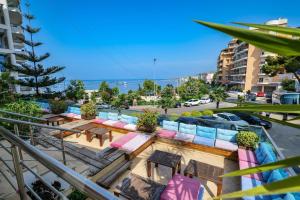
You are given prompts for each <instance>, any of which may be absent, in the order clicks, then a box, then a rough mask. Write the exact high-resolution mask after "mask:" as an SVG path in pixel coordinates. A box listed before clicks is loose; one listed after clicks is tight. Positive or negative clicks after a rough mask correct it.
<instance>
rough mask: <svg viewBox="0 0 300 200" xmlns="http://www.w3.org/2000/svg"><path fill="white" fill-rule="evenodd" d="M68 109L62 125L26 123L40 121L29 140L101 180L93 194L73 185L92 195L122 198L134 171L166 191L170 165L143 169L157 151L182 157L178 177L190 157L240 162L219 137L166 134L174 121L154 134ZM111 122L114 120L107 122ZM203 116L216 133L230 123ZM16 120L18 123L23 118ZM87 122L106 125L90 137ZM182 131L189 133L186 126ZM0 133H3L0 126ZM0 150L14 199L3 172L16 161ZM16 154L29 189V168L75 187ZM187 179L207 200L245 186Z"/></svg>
mask: <svg viewBox="0 0 300 200" xmlns="http://www.w3.org/2000/svg"><path fill="white" fill-rule="evenodd" d="M68 112H69V113H65V114H62V115H60V117H64V124H61V125H59V126H46V125H41V124H30V123H29V124H28V125H30V126H39V127H40V128H41V129H39V130H38V135H37V134H33V135H32V136H30V137H29V138H30V141H31V142H32V143H34V144H35V146H34V148H37V149H40V150H42V151H43V152H45V153H46V154H47V155H49V156H51V157H52V158H55V159H56V160H58V161H59V162H63V163H65V164H66V167H68V168H70V169H72V170H74V171H75V172H72V173H76V174H81V175H82V176H83V177H86V178H87V179H86V180H88V179H89V180H91V181H92V182H94V183H97V184H98V185H100V186H101V187H99V186H98V187H95V188H94V189H96V191H97V192H98V196H97V195H96V194H95V193H93V192H90V190H89V189H86V188H89V187H92V186H93V187H94V185H92V186H91V185H89V184H91V183H88V184H87V185H86V188H85V187H84V188H83V189H82V188H78V189H79V190H80V191H82V192H83V193H85V194H87V195H88V196H89V197H91V198H92V199H111V198H112V194H113V193H117V194H118V193H121V197H124V194H123V196H122V191H120V187H118V186H119V185H120V184H121V183H125V182H124V180H125V179H126V178H128V177H131V178H132V177H135V175H137V177H141V178H142V180H143V181H146V182H147V183H149V182H151V183H155V184H158V185H159V186H162V187H163V190H167V189H165V186H166V185H168V184H169V183H170V180H172V179H173V178H174V177H176V176H177V175H175V176H172V170H171V169H170V167H167V166H163V165H161V163H160V164H159V165H158V166H157V167H154V165H153V164H152V167H151V168H150V169H151V170H150V172H151V176H150V177H149V176H148V174H147V173H149V172H148V171H147V169H148V162H147V161H148V159H149V157H150V156H151V155H153V153H154V152H155V151H156V150H160V151H162V152H168V153H172V154H175V155H178V156H181V160H180V164H181V170H180V174H181V175H182V176H183V175H184V174H185V172H186V170H185V169H186V168H187V166H188V164H189V162H190V161H191V160H195V161H198V162H199V163H201V164H203V165H205V166H206V164H208V165H209V166H210V167H212V168H210V169H213V170H217V169H220V170H221V172H223V173H228V172H230V171H234V170H237V169H239V167H241V164H240V155H237V151H236V150H237V149H235V147H234V148H233V147H232V146H233V145H229V144H226V143H223V144H222V145H221V146H217V142H216V140H218V139H216V140H215V141H214V144H213V145H208V144H205V145H204V144H201V142H200V143H199V142H197V143H196V142H195V139H193V140H191V139H190V136H186V135H185V136H184V137H182V136H181V137H180V138H179V137H178V136H177V135H178V134H177V135H175V136H174V135H173V136H170V135H172V134H170V133H171V132H172V130H173V128H172V126H173V125H174V123H172V122H164V124H163V127H160V128H159V129H158V130H157V131H156V132H155V133H152V134H146V133H143V132H140V131H137V130H134V126H133V125H134V124H135V123H136V122H134V121H135V120H134V117H131V116H127V115H120V116H119V115H117V114H116V113H107V112H100V113H99V115H98V119H97V120H83V119H79V118H80V117H79V116H78V109H75V108H73V109H72V108H71V109H68ZM72 112H74V113H72ZM116 116H117V118H116ZM126 116H127V117H126ZM49 117H50V118H53V117H54V116H51V115H50V116H49V115H48V119H46V120H44V121H42V122H43V123H46V121H47V120H49ZM103 118H105V119H103ZM121 119H124V120H123V121H121V122H123V124H121V123H118V122H116V121H119V120H121ZM0 120H2V121H6V122H10V123H13V122H15V121H12V120H7V119H4V118H3V119H2V118H1V119H0ZM126 120H127V122H128V124H125V122H124V121H126ZM111 121H115V122H114V123H112V122H111ZM204 121H205V123H206V124H207V126H210V127H216V128H215V130H216V132H218V130H219V132H220V131H221V130H226V129H228V127H230V124H227V123H220V122H218V123H216V122H214V121H210V120H204ZM16 123H21V124H23V123H25V122H16ZM16 123H15V124H16ZM130 123H132V126H126V125H129V124H130ZM178 126H179V127H177V129H176V130H177V132H178V131H179V132H184V131H183V130H182V129H180V126H184V125H182V124H181V125H178ZM92 127H94V128H96V129H97V130H100V129H101V130H102V129H105V130H107V132H103V133H102V132H101V133H100V134H98V135H97V134H96V133H97V132H95V135H94V136H95V137H93V138H92V140H91V138H90V137H89V134H91V133H92V132H93V131H92ZM126 127H127V128H126ZM184 127H185V129H188V128H189V127H190V126H189V125H185V126H184ZM128 128H129V129H128ZM201 128H203V127H201ZM204 128H205V127H204ZM248 128H249V130H252V131H255V132H256V133H257V134H258V135H259V136H260V140H261V142H265V141H267V142H268V143H270V144H272V145H273V146H272V148H273V150H274V153H276V157H278V159H282V158H283V156H282V155H281V153H280V151H278V150H277V148H276V144H274V142H273V141H272V139H271V138H270V137H269V135H268V133H267V132H266V131H265V130H264V129H263V128H261V127H254V126H251V127H248ZM198 129H199V128H198ZM89 130H90V132H89ZM163 130H167V132H163ZM195 130H196V129H195ZM109 131H111V134H112V140H111V141H110V138H109ZM133 131H134V132H135V135H134V136H132V138H130V139H128V140H127V141H126V142H124V138H126V137H129V136H130V135H132V132H133ZM170 131H171V132H170ZM187 132H189V130H188V131H187ZM0 133H1V134H3V132H2V129H1V131H0ZM79 133H81V134H79ZM226 133H231V132H226ZM4 135H5V134H4ZM100 135H101V137H102V142H101V141H100V137H99V136H100ZM62 136H63V137H62ZM96 136H97V137H96ZM137 137H140V138H139V139H137V140H136V141H135V142H133V143H132V144H130V145H129V144H128V143H130V142H131V141H133V140H134V138H137ZM187 137H188V138H187ZM195 137H197V136H195ZM217 137H218V136H217ZM5 138H7V137H5ZM8 141H9V140H8ZM141 141H142V142H141ZM198 141H199V140H198ZM117 144H118V145H117ZM1 146H2V147H9V146H10V145H9V142H7V141H5V140H2V141H1ZM116 146H118V148H116ZM12 147H13V146H11V148H12ZM232 148H233V149H232ZM62 150H63V151H62ZM0 153H1V159H2V160H1V161H3V163H5V164H7V165H8V166H4V165H2V166H1V168H0V169H1V174H2V177H1V180H5V179H4V178H5V177H4V176H7V177H8V178H6V180H5V181H1V185H0V187H1V188H7V190H5V191H6V192H5V193H4V194H1V195H2V196H3V197H5V198H6V199H15V198H17V195H18V194H17V193H16V192H15V191H14V188H15V189H16V188H18V187H19V186H20V185H18V184H17V182H18V181H16V178H15V177H14V176H12V175H11V173H13V172H10V176H9V173H8V171H10V169H13V168H14V167H15V166H14V164H13V162H12V161H9V160H11V155H10V154H9V152H6V151H5V150H4V149H1V151H0ZM20 159H21V160H23V161H21V163H24V164H26V167H24V169H23V173H22V175H23V179H24V182H25V187H26V188H27V190H30V189H29V188H30V184H31V183H32V182H34V181H35V180H36V177H37V176H36V175H33V174H32V172H31V171H30V170H29V169H28V168H30V169H32V170H33V171H34V172H35V173H36V174H38V175H39V176H41V177H43V178H44V179H45V178H46V179H49V180H48V184H51V183H52V182H53V181H54V180H59V181H60V182H61V183H62V186H63V187H62V188H63V192H62V193H63V194H64V195H68V194H70V193H71V192H72V191H73V188H77V187H76V186H78V184H75V185H74V181H72V180H71V181H70V179H68V178H67V180H63V179H64V178H65V176H59V174H57V173H55V172H57V171H55V170H53V169H49V168H48V166H47V165H45V164H44V163H43V162H38V159H37V158H36V157H35V156H32V155H30V154H29V153H28V154H27V151H23V152H22V158H20ZM42 163H43V164H42ZM208 165H207V166H208ZM24 166H25V165H24ZM177 170H178V169H177ZM12 171H14V170H12ZM178 172H179V171H178ZM287 172H288V173H289V174H290V175H294V172H293V171H292V170H291V169H288V170H287ZM205 173H207V174H209V172H208V171H206V172H205ZM223 173H222V174H223ZM16 174H17V173H16ZM55 174H56V175H55ZM204 175H205V174H204ZM16 176H17V175H16ZM82 179H83V178H82ZM188 179H189V178H188ZM83 180H85V179H83ZM130 180H132V183H131V184H134V181H133V180H135V179H130ZM189 180H190V179H189ZM191 180H194V181H196V183H197V182H198V183H200V184H201V186H202V187H203V194H201V195H203V196H202V199H209V198H211V197H214V196H217V195H218V193H228V192H232V191H237V190H240V189H246V188H244V186H243V181H244V179H243V178H242V179H241V178H240V177H236V178H224V179H223V180H221V182H218V180H216V179H213V178H211V177H210V178H209V177H203V176H202V177H201V176H199V178H198V177H196V176H194V177H193V179H191ZM241 180H242V182H241ZM68 181H70V182H68ZM7 183H9V184H7ZM137 183H140V182H137ZM10 185H11V187H10ZM150 185H151V184H150ZM135 186H136V185H135ZM103 187H105V188H106V189H107V190H104V189H103ZM140 187H142V186H140ZM145 187H146V186H145ZM151 187H152V186H151ZM180 187H181V186H177V187H175V191H176V192H178V193H180V194H178V195H191V193H192V191H186V190H183V191H181V190H180V189H179V188H180ZM116 188H118V189H116ZM135 189H136V190H135V192H133V191H132V190H130V191H131V194H132V193H135V195H136V193H138V194H139V196H140V197H142V196H143V195H146V196H147V194H145V193H144V192H140V191H138V189H139V187H136V188H135ZM140 189H141V188H140ZM142 189H143V188H142ZM198 190H199V189H198ZM104 191H109V192H110V193H109V194H106V193H105V192H104ZM151 191H152V190H151ZM31 192H32V191H31ZM103 192H104V193H103ZM127 192H128V191H127ZM197 192H198V194H197V195H198V198H200V197H199V196H200V190H199V191H197ZM99 193H101V195H99ZM161 193H162V191H160V194H161ZM4 195H6V196H4ZM90 195H91V196H90ZM95 196H96V198H95ZM191 196H192V195H191ZM191 196H190V198H189V199H193V198H192V197H194V196H192V197H191ZM143 197H145V196H143ZM127 198H128V196H127ZM129 199H134V198H129ZM145 199H148V198H145ZM150 199H151V198H150ZM165 199H166V198H165ZM167 199H172V198H167Z"/></svg>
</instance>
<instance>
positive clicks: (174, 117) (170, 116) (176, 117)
mask: <svg viewBox="0 0 300 200" xmlns="http://www.w3.org/2000/svg"><path fill="white" fill-rule="evenodd" d="M179 117H180V115H179V114H177V113H171V114H170V115H169V119H170V120H171V121H175V120H176V119H178V118H179Z"/></svg>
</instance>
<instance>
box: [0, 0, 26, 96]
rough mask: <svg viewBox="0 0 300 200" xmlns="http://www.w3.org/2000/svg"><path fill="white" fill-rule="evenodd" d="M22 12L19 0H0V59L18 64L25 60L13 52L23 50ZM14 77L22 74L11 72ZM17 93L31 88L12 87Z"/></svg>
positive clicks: (2, 69)
mask: <svg viewBox="0 0 300 200" xmlns="http://www.w3.org/2000/svg"><path fill="white" fill-rule="evenodd" d="M21 25H22V12H21V9H20V1H19V0H0V61H1V63H2V62H10V63H12V64H14V65H18V64H20V63H22V62H25V61H24V60H23V59H22V58H21V57H19V56H17V55H15V53H22V52H24V43H23V42H22V41H23V40H22V39H23V38H24V32H23V29H22V26H21ZM3 71H4V68H3V65H2V64H0V73H1V72H3ZM11 76H13V77H15V78H22V75H20V74H17V73H12V74H11ZM14 89H15V91H16V92H18V93H27V92H30V91H31V88H27V87H19V86H16V88H14Z"/></svg>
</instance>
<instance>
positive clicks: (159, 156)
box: [147, 150, 181, 177]
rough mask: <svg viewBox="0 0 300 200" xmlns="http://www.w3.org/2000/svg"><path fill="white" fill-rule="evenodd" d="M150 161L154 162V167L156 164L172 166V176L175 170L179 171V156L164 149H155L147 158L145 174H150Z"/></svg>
mask: <svg viewBox="0 0 300 200" xmlns="http://www.w3.org/2000/svg"><path fill="white" fill-rule="evenodd" d="M151 162H152V163H154V164H155V167H158V165H163V166H166V167H170V168H172V176H174V175H175V171H176V168H177V172H178V173H180V171H181V156H180V155H177V154H173V153H169V152H165V151H160V150H155V151H154V153H152V154H151V156H150V157H149V158H148V159H147V175H148V177H150V176H151Z"/></svg>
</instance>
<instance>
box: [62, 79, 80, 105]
mask: <svg viewBox="0 0 300 200" xmlns="http://www.w3.org/2000/svg"><path fill="white" fill-rule="evenodd" d="M84 90H85V87H84V83H83V81H81V80H71V81H70V85H69V86H68V88H67V90H66V96H67V98H69V99H72V100H74V101H76V102H77V101H78V100H80V99H83V98H84V97H85V91H84Z"/></svg>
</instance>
